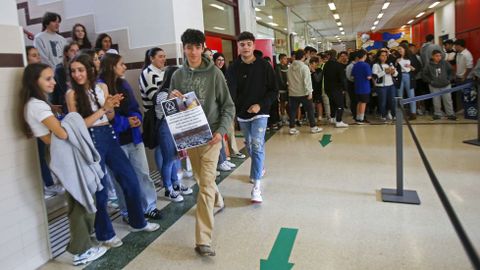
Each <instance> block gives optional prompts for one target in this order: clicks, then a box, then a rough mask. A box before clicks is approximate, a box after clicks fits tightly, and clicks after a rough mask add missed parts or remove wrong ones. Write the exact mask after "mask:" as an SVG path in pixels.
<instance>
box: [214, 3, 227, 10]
mask: <svg viewBox="0 0 480 270" xmlns="http://www.w3.org/2000/svg"><path fill="white" fill-rule="evenodd" d="M210 6H211V7H214V8H216V9H220V10H225V8H224V7H222V6H220V5H217V4H210Z"/></svg>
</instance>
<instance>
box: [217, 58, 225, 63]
mask: <svg viewBox="0 0 480 270" xmlns="http://www.w3.org/2000/svg"><path fill="white" fill-rule="evenodd" d="M217 61H220V62H225V59H222V58H217Z"/></svg>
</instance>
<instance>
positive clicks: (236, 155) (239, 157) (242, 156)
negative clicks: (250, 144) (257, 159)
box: [230, 152, 247, 159]
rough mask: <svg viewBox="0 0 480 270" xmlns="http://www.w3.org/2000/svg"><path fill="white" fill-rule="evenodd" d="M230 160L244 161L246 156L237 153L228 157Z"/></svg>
mask: <svg viewBox="0 0 480 270" xmlns="http://www.w3.org/2000/svg"><path fill="white" fill-rule="evenodd" d="M230 157H231V158H238V159H244V158H246V157H247V156H245V155H244V154H242V153H240V152H238V153H234V154H232V155H230Z"/></svg>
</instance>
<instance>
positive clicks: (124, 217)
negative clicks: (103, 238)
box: [122, 216, 130, 225]
mask: <svg viewBox="0 0 480 270" xmlns="http://www.w3.org/2000/svg"><path fill="white" fill-rule="evenodd" d="M122 221H123V222H124V223H125V224H129V225H130V220H129V219H128V216H122Z"/></svg>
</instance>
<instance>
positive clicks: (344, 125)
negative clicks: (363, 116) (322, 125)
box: [335, 121, 348, 128]
mask: <svg viewBox="0 0 480 270" xmlns="http://www.w3.org/2000/svg"><path fill="white" fill-rule="evenodd" d="M335 127H336V128H347V127H348V124H347V123H344V122H343V121H340V122H337V123H335Z"/></svg>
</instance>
